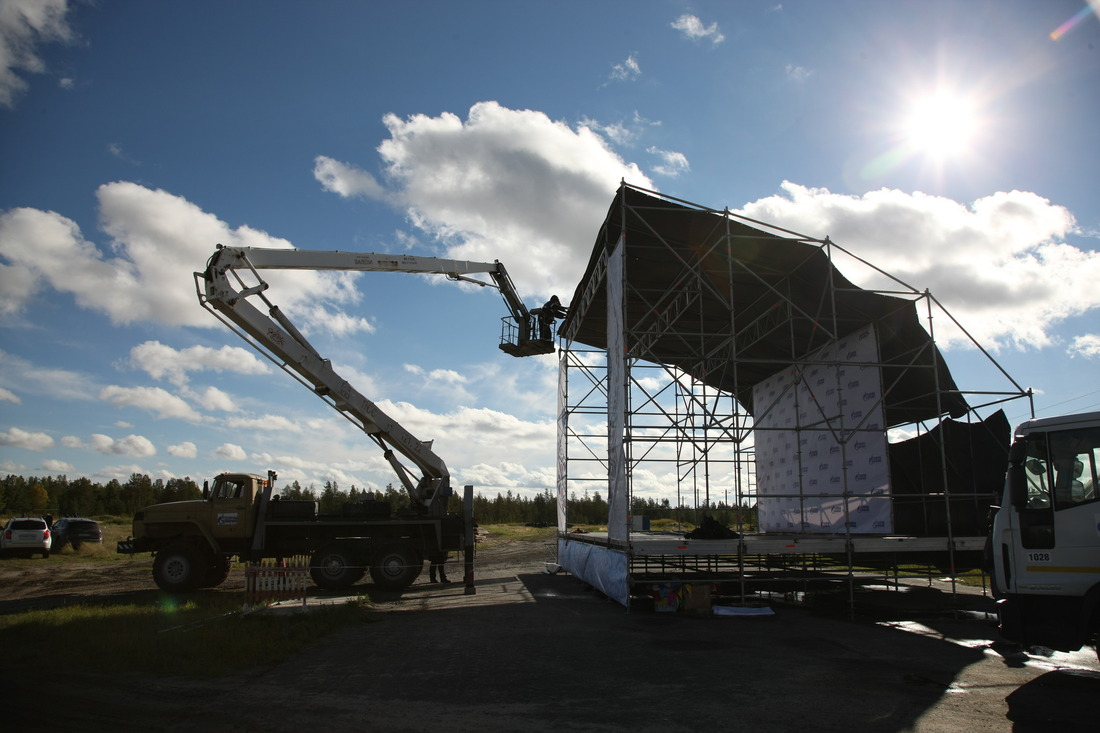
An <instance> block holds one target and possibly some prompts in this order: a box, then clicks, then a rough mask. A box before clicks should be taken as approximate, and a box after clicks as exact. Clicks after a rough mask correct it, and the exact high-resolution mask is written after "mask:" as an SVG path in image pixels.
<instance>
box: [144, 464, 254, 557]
mask: <svg viewBox="0 0 1100 733" xmlns="http://www.w3.org/2000/svg"><path fill="white" fill-rule="evenodd" d="M268 485H269V481H268V479H265V478H264V477H262V476H258V475H256V474H251V473H223V474H221V475H219V476H217V477H216V478H215V479H214V482H213V486H208V487H204V490H203V498H202V499H193V500H189V501H173V502H168V503H165V504H154V505H152V506H147V507H144V508H143V509H141V510H139V511H138V512H137V513H136V514H135V515H134V524H133V537H134V538H136V539H135V540H134V541H133V542H132V546H131V547H130V548H128V550H129V551H130V552H147V551H151V550H156V549H158V548H159V547H161V546H163V544H164V543H165V542H168V541H171V540H174V539H177V538H179V537H185V536H187V537H195V536H201V537H203V538H205V539H206V541H207V544H208V545H209V546H210V547H218V548H221V549H223V550H225V551H228V552H238V551H241V550H245V549H247V548H248V545H249V542H250V539H251V537H252V533H253V529H254V527H255V526H256V513H257V510H258V506H259V499H260V497H261V495H262V494H263V491H264V489H265V488H266V487H267V486H268Z"/></svg>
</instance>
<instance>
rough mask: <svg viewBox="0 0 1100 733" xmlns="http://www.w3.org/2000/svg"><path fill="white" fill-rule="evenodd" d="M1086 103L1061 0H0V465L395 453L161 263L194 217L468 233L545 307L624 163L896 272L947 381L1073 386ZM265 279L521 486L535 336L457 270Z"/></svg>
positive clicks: (412, 418) (1058, 404)
mask: <svg viewBox="0 0 1100 733" xmlns="http://www.w3.org/2000/svg"><path fill="white" fill-rule="evenodd" d="M1098 119H1100V4H1095V3H1094V5H1093V6H1092V7H1090V6H1089V4H1088V3H1085V2H1081V1H1080V0H1046V1H1045V2H1034V1H1033V0H989V1H988V2H983V1H982V0H960V1H958V2H944V1H938V0H922V1H921V2H905V1H901V0H899V1H898V2H889V3H885V2H878V1H876V0H832V1H831V2H827V3H825V2H819V0H806V1H800V0H782V1H781V2H777V1H776V0H764V1H762V2H748V1H732V0H726V1H723V2H705V1H699V2H684V1H681V0H630V1H629V2H626V1H618V0H604V1H602V2H581V1H572V0H563V1H561V2H553V3H547V2H522V1H517V0H500V1H495V0H494V1H489V0H468V1H467V2H461V3H456V2H449V1H442V0H441V1H431V0H412V1H410V2H402V3H395V2H368V1H366V0H363V1H361V2H353V1H351V0H326V1H323V2H308V3H307V2H291V1H289V0H238V1H237V2H232V3H226V2H221V1H220V0H218V1H214V0H192V1H191V2H186V3H181V2H169V1H168V0H141V1H138V0H97V1H93V0H0V472H2V473H4V474H8V473H14V474H20V475H25V476H29V475H39V476H41V475H59V474H64V475H66V476H68V477H69V478H70V479H72V478H76V477H78V476H88V477H90V478H92V479H93V480H95V481H100V482H106V481H108V480H110V479H119V480H120V481H123V482H125V481H126V480H127V479H128V478H129V476H130V475H131V474H133V473H143V474H148V475H150V476H152V477H154V478H163V479H168V478H172V477H182V476H190V477H191V478H194V479H195V480H197V481H199V482H200V483H201V481H202V480H203V479H204V478H210V477H212V476H214V475H216V474H217V473H218V472H221V471H249V472H258V473H263V472H264V471H266V470H267V469H268V468H271V469H275V470H277V471H278V472H279V475H280V484H283V483H284V482H289V481H293V480H297V481H299V482H300V483H301V484H302V485H303V486H310V485H312V486H314V487H316V488H320V487H322V486H323V485H324V484H325V482H327V481H335V482H337V484H338V486H339V487H340V488H344V489H347V488H350V487H351V486H356V487H358V488H360V489H362V488H371V489H379V488H383V487H384V486H385V485H386V484H387V483H390V482H393V483H395V484H396V481H395V479H394V478H393V476H392V474H391V473H390V472H389V470H388V468H387V466H386V464H385V462H384V460H383V459H382V457H381V455H380V454H379V451H378V449H377V448H376V447H375V446H374V444H373V443H371V442H369V441H368V440H367V439H366V438H365V436H363V435H362V433H360V432H358V431H357V430H356V429H355V428H354V427H353V426H351V425H350V424H349V423H347V422H346V421H344V420H343V419H342V418H341V417H340V416H339V415H338V414H337V413H335V412H334V411H332V410H330V409H329V408H327V407H326V406H325V405H324V404H323V403H322V402H321V401H320V400H318V399H317V398H316V397H315V396H314V395H312V394H310V393H309V392H308V391H307V390H305V389H303V388H302V387H301V386H299V385H298V384H296V383H294V382H293V381H292V380H291V378H290V377H288V376H287V375H285V374H283V373H281V372H280V371H279V370H278V369H276V368H275V366H274V365H272V364H271V363H270V362H268V361H265V360H263V359H262V358H260V357H259V356H258V355H257V354H256V353H255V352H254V351H252V350H250V349H249V348H248V347H247V345H246V344H245V343H244V342H243V341H241V340H240V339H239V338H238V337H237V336H235V335H234V334H233V333H231V332H230V331H229V330H227V329H226V328H225V327H224V326H223V325H222V324H221V323H219V322H218V321H217V320H216V319H214V318H213V317H211V315H210V314H208V313H207V312H206V311H205V310H203V309H202V308H201V307H200V306H199V303H198V300H197V298H196V294H195V283H194V279H193V273H194V272H195V271H199V270H201V269H202V268H203V266H204V264H205V262H206V260H207V258H208V257H209V256H210V255H211V254H212V253H213V252H214V249H215V245H217V244H219V243H220V244H226V245H240V246H257V247H297V248H300V249H315V250H334V249H339V250H351V251H363V252H380V253H410V254H418V255H430V256H437V257H447V258H454V259H465V260H474V261H480V262H491V261H493V260H498V259H499V260H500V261H502V262H503V263H505V265H506V266H507V268H508V270H509V272H510V273H511V275H512V278H513V280H514V281H515V283H516V286H517V288H518V290H519V292H520V295H521V296H522V297H523V298H524V299H525V301H526V302H527V303H528V305H529V307H534V306H537V305H539V304H541V303H542V302H543V301H545V300H546V299H547V298H548V297H549V296H550V295H551V294H558V295H559V296H561V298H562V300H563V302H565V304H566V305H568V299H569V297H570V296H571V295H572V293H573V290H574V288H575V287H576V285H577V282H578V281H579V279H580V278H581V276H582V275H583V272H584V267H585V265H586V263H587V261H588V258H589V255H590V252H591V250H592V247H593V243H594V241H595V238H596V235H597V233H598V230H599V226H600V224H601V222H602V220H603V217H604V215H605V214H606V212H607V210H608V207H609V206H610V205H611V203H612V199H613V197H614V194H615V191H616V189H617V188H618V186H619V183H620V181H624V180H625V181H626V182H628V183H631V184H634V185H637V186H641V187H644V188H648V189H652V190H657V191H660V192H662V193H665V194H668V195H670V196H674V197H676V198H679V199H683V200H686V201H691V202H695V203H698V204H702V205H705V206H709V207H713V208H715V209H722V208H726V207H728V208H729V209H731V210H732V211H735V212H739V213H743V214H745V215H747V216H751V217H752V218H754V219H758V220H761V221H765V222H768V223H770V224H775V225H778V226H782V227H785V228H787V229H791V230H793V231H796V232H800V233H803V234H806V235H809V236H812V237H825V236H828V237H830V238H831V240H832V241H834V242H836V243H837V244H838V245H840V246H842V247H844V248H845V249H847V250H849V251H851V252H853V253H854V254H856V255H858V256H859V257H861V258H863V259H865V260H867V261H869V262H871V263H872V264H874V265H875V266H877V267H879V268H881V269H882V270H884V271H886V272H889V273H890V274H892V275H895V276H896V277H898V278H899V279H901V280H902V281H904V282H906V283H908V284H909V285H911V286H912V287H914V288H916V289H917V290H920V291H924V290H928V291H929V292H931V293H932V294H933V295H934V296H935V298H936V300H937V301H938V302H939V303H941V304H942V305H943V306H944V308H945V309H946V310H947V311H948V312H950V314H951V315H952V316H953V317H954V318H955V319H957V320H958V322H959V323H960V324H962V326H963V327H964V328H965V329H966V332H967V333H969V335H970V338H964V337H962V336H961V335H960V333H959V332H958V331H957V330H954V329H951V328H947V329H944V331H943V333H942V334H938V335H937V341H938V343H939V344H940V346H941V348H942V349H943V350H944V354H945V356H946V359H947V362H948V366H949V368H951V370H952V372H953V374H954V375H955V377H956V381H957V382H959V383H960V386H963V387H964V388H970V389H977V390H981V389H986V388H988V389H993V390H1000V389H1003V388H1004V387H1005V380H1004V376H1003V375H1002V374H1001V373H1000V372H1001V371H1002V370H1003V372H1004V373H1005V374H1007V375H1009V376H1011V378H1012V379H1013V380H1015V381H1016V382H1017V383H1018V384H1019V385H1020V386H1021V387H1023V388H1030V389H1032V390H1034V404H1035V412H1036V414H1037V415H1038V416H1047V415H1055V414H1060V413H1072V412H1086V411H1093V410H1098V409H1100V385H1098V380H1097V374H1098V373H1100V285H1098V284H1100V196H1098V195H1097V191H1098V190H1100V145H1098V144H1097V140H1096V129H1097V120H1098ZM852 277H853V278H854V279H856V280H857V281H858V280H859V277H860V276H859V275H858V273H857V274H854V275H852ZM271 282H272V288H271V291H270V292H269V297H270V298H271V299H272V301H273V302H275V303H277V304H279V305H280V306H281V307H282V308H283V310H284V311H286V312H287V313H288V314H290V316H291V318H292V319H293V320H294V321H295V323H297V324H298V325H299V326H300V327H301V328H302V330H303V331H304V332H305V333H306V334H307V335H308V337H309V338H310V339H311V340H312V342H313V343H314V345H315V346H317V348H318V350H319V351H320V352H321V353H322V354H323V355H324V356H325V357H327V358H330V359H331V360H332V361H333V363H334V365H336V366H337V369H338V371H340V372H341V373H342V374H343V375H344V376H347V377H348V378H349V380H350V381H351V382H352V383H353V384H354V385H355V386H356V387H357V388H358V389H359V391H360V392H362V393H363V394H365V395H367V396H368V397H369V398H371V399H372V400H374V401H375V402H377V403H378V404H379V405H380V406H381V407H382V408H383V409H384V410H385V411H387V412H388V413H389V414H390V415H392V416H393V417H395V418H397V419H398V420H399V421H400V422H401V423H402V424H403V425H405V426H406V427H407V428H408V429H409V430H410V431H411V432H412V433H413V434H414V435H416V436H417V437H419V438H421V439H423V440H434V441H435V442H434V448H435V450H436V452H437V453H439V454H440V455H441V456H442V457H443V458H444V460H446V462H447V464H448V466H449V468H450V470H451V473H452V476H453V479H452V482H453V483H455V484H456V485H463V484H474V485H475V487H476V490H477V491H478V492H480V493H483V494H485V495H489V496H492V495H495V494H496V493H497V492H506V491H512V492H513V493H516V494H521V495H530V494H532V493H534V492H541V491H543V490H546V489H551V488H552V487H553V486H554V483H555V477H554V471H555V468H554V464H555V462H554V435H555V428H554V415H553V412H554V403H555V382H556V368H557V367H556V361H555V358H554V357H553V356H543V357H532V358H526V359H515V358H513V357H510V356H507V355H505V354H503V353H502V352H501V351H499V350H498V349H497V343H498V340H499V332H500V319H501V318H502V317H503V316H504V315H506V311H505V308H504V305H503V302H502V301H501V299H500V298H499V297H498V296H497V295H495V294H494V293H493V292H492V291H491V290H490V289H488V288H476V287H464V286H461V285H458V284H455V283H451V282H447V281H446V280H445V279H442V278H429V277H424V276H418V275H408V274H398V273H365V274H357V275H354V276H348V275H339V274H334V273H285V274H280V277H278V278H276V277H272V278H271ZM861 284H862V283H861ZM941 323H945V322H943V321H941ZM979 347H980V348H979ZM991 363H993V364H994V365H995V366H996V368H994V369H992V370H991V369H990V368H989V367H990V364H991ZM1006 413H1007V414H1008V417H1009V419H1010V421H1011V422H1013V423H1014V424H1015V423H1018V422H1020V421H1022V420H1024V419H1027V418H1028V417H1029V416H1030V412H1029V408H1028V405H1027V401H1026V400H1022V401H1016V402H1014V403H1011V404H1010V405H1009V406H1008V407H1007V408H1006ZM654 491H659V489H654Z"/></svg>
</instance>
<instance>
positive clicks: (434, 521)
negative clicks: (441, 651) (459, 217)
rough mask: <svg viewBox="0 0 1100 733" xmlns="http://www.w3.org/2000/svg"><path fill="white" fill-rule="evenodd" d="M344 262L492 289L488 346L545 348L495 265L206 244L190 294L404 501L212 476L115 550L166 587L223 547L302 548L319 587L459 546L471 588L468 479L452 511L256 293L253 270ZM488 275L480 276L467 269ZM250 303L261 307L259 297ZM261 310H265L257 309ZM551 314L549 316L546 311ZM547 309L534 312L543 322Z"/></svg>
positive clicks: (189, 583) (416, 460) (394, 428)
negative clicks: (300, 492) (328, 420)
mask: <svg viewBox="0 0 1100 733" xmlns="http://www.w3.org/2000/svg"><path fill="white" fill-rule="evenodd" d="M265 269H266V270H271V269H282V270H345V271H360V272H364V271H370V272H409V273H434V274H441V275H446V276H447V277H448V278H450V279H453V280H462V281H466V282H471V283H475V284H477V285H481V286H490V287H496V288H497V289H498V290H499V291H500V293H501V295H502V297H503V298H504V301H505V303H506V304H507V306H508V310H509V315H508V316H506V317H504V318H503V319H502V321H503V324H504V325H503V329H502V335H501V343H500V349H501V350H502V351H504V352H505V353H508V354H511V355H512V356H531V355H536V354H550V353H553V352H554V350H555V345H554V342H553V340H552V339H551V338H549V337H548V334H547V333H546V331H545V329H543V330H542V331H541V332H540V329H539V328H538V325H537V324H536V314H537V311H529V310H528V309H527V307H526V306H525V305H524V304H523V302H522V301H521V300H520V298H519V297H518V295H517V294H516V291H515V288H514V286H513V285H512V281H511V279H510V278H509V276H508V272H507V270H505V269H504V265H503V264H501V263H500V262H499V261H497V262H492V263H485V262H466V261H459V260H443V259H437V258H434V257H418V256H413V255H388V254H375V253H360V252H333V251H328V252H325V251H313V250H297V249H259V248H248V247H223V246H221V245H218V247H217V249H216V250H215V252H214V254H213V255H212V256H211V257H210V259H209V261H208V262H207V266H206V269H205V270H203V271H202V272H196V273H195V281H196V288H197V291H198V296H199V302H200V303H201V304H202V305H203V307H205V308H206V309H207V310H209V311H210V312H211V313H213V314H214V315H215V316H217V317H218V318H219V319H220V320H221V321H222V322H223V323H225V324H226V325H227V326H228V327H229V328H230V329H231V330H233V331H234V332H235V333H237V335H239V336H240V337H241V338H243V339H244V340H245V341H247V342H248V343H249V344H250V345H251V346H253V347H254V348H255V349H256V350H257V351H259V352H260V353H261V354H262V355H264V356H265V357H267V358H268V359H270V360H271V361H273V362H274V363H276V364H277V365H279V367H280V368H282V369H283V370H284V371H286V372H287V373H288V374H290V375H291V376H293V377H294V378H295V379H297V380H298V381H299V382H300V383H302V384H303V385H305V386H306V387H308V388H309V389H310V391H312V392H313V393H314V394H316V395H317V396H318V397H320V398H321V399H322V400H324V401H325V402H326V403H327V404H328V405H329V406H331V407H332V408H333V409H335V410H336V411H337V412H339V413H340V414H341V415H343V416H344V417H345V418H346V419H347V420H349V421H350V422H351V423H353V424H354V425H355V426H356V427H358V428H359V429H360V430H362V431H363V432H364V433H365V434H366V435H367V437H368V438H370V439H371V440H372V441H373V442H374V443H375V444H377V446H378V447H379V448H380V449H381V450H382V455H383V457H384V458H385V459H386V460H387V461H388V462H389V464H390V466H391V467H392V468H393V471H394V473H395V474H396V475H397V477H398V479H399V480H400V482H401V485H402V486H403V487H404V488H405V491H406V493H407V494H408V502H409V504H408V507H401V508H396V509H395V508H394V507H390V506H389V504H388V503H384V502H359V503H358V504H356V505H349V506H345V507H344V509H343V511H341V512H338V513H335V514H332V515H320V514H318V511H317V506H316V503H315V502H301V501H279V497H278V496H276V495H275V494H274V493H273V492H274V488H275V487H274V483H275V474H274V472H269V474H268V477H267V478H266V479H265V478H264V477H262V476H259V475H254V474H222V475H220V476H218V477H217V478H216V479H215V482H214V486H213V488H212V489H211V488H209V487H208V489H207V491H206V492H204V498H203V499H202V500H196V501H189V502H173V503H168V504H157V505H153V506H149V507H144V508H143V509H141V510H140V511H139V512H138V513H137V514H136V515H135V517H134V523H133V535H132V536H131V537H130V538H129V539H128V540H126V541H124V542H120V543H119V546H118V551H119V552H124V553H136V552H152V553H154V554H155V556H156V557H155V560H154V564H153V578H154V580H155V581H156V583H157V585H158V586H160V587H161V588H162V589H165V590H169V591H186V590H192V589H195V588H201V587H210V586H214V585H217V584H219V583H220V582H222V581H223V580H225V578H226V575H227V574H228V571H229V562H230V560H231V558H232V557H234V556H236V557H239V558H240V559H241V560H248V561H257V560H259V559H261V558H265V557H273V558H283V557H287V556H290V555H308V556H310V558H311V576H312V577H313V580H314V582H316V583H317V584H318V585H320V586H322V587H325V588H342V587H346V586H348V585H350V584H352V583H355V582H356V581H358V580H359V579H360V578H362V577H363V575H364V574H365V573H366V572H367V571H368V570H369V572H370V574H371V578H372V579H373V580H374V582H375V583H376V584H378V585H381V586H383V587H387V588H391V589H400V588H402V587H405V586H407V585H409V584H411V583H412V582H413V581H414V580H415V579H416V578H417V576H419V575H420V572H421V569H422V567H423V562H424V560H425V559H431V558H438V557H439V556H442V555H443V554H444V553H446V552H451V551H456V550H460V549H461V550H464V551H465V553H466V562H465V565H466V571H465V582H466V591H467V593H472V592H473V528H472V504H473V487H472V486H467V487H465V495H464V505H465V511H464V517H459V516H456V515H453V514H448V513H447V504H448V499H449V497H450V496H451V494H452V489H451V485H450V480H451V476H450V472H449V471H448V469H447V465H446V463H445V462H444V461H443V459H442V458H441V457H440V456H438V455H437V454H436V453H435V452H434V451H433V450H432V441H422V440H419V439H418V438H416V437H415V436H413V435H412V434H411V433H410V432H409V431H408V430H406V429H405V428H404V427H403V426H402V425H401V424H399V423H398V422H397V421H396V420H394V419H393V418H392V417H390V416H389V415H387V414H386V413H385V412H383V411H382V409H381V408H379V406H378V405H377V404H375V403H374V402H372V401H371V400H369V399H367V398H366V397H365V396H363V395H362V394H360V393H359V392H358V391H357V390H356V389H355V388H354V387H352V386H351V384H349V383H348V382H347V381H346V380H345V379H343V378H342V377H341V376H340V375H339V374H337V373H336V372H335V371H334V370H333V368H332V363H331V362H330V361H329V360H328V359H325V358H323V357H321V356H320V354H318V353H317V350H316V349H315V348H314V347H313V346H312V345H311V344H310V343H309V341H308V340H306V338H305V336H303V335H302V333H301V332H300V331H299V330H298V329H297V328H296V327H295V326H294V324H293V323H291V322H290V320H289V319H288V318H287V317H286V316H285V315H284V314H283V313H282V311H280V310H279V308H278V306H276V305H274V304H272V303H271V302H270V301H269V300H268V299H267V296H266V295H265V294H264V293H265V291H267V289H268V283H267V282H265V281H264V280H263V278H262V277H261V276H260V274H259V271H260V270H265ZM479 273H480V274H484V275H488V276H489V277H490V278H491V279H492V282H491V283H490V282H484V281H482V280H478V279H476V278H473V277H471V275H474V274H479ZM261 304H262V306H263V307H260V306H261ZM265 311H266V312H265ZM554 315H555V316H558V317H560V314H554ZM551 317H552V316H550V315H548V314H540V315H539V318H540V319H541V321H540V323H541V324H542V325H545V324H546V322H547V320H548V319H549V318H551Z"/></svg>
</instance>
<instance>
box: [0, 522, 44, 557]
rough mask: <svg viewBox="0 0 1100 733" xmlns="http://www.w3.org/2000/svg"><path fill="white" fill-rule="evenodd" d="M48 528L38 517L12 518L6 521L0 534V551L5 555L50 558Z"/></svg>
mask: <svg viewBox="0 0 1100 733" xmlns="http://www.w3.org/2000/svg"><path fill="white" fill-rule="evenodd" d="M50 542H51V540H50V528H49V527H48V526H47V525H46V520H45V519H41V518H39V517H14V518H12V519H9V520H8V523H7V525H5V527H4V531H3V533H0V551H2V552H3V553H4V554H5V555H16V554H23V555H27V556H28V557H29V556H31V555H37V554H38V553H42V557H49V556H50Z"/></svg>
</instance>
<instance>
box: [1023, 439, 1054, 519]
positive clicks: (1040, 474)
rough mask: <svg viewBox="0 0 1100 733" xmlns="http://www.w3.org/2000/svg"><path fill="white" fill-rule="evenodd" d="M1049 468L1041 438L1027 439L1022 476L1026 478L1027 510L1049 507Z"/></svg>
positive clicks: (1044, 445) (1045, 446) (1045, 447)
mask: <svg viewBox="0 0 1100 733" xmlns="http://www.w3.org/2000/svg"><path fill="white" fill-rule="evenodd" d="M1049 473H1050V467H1049V465H1048V462H1047V444H1046V441H1045V440H1043V439H1042V436H1039V437H1033V438H1029V439H1028V443H1027V460H1025V461H1024V474H1025V475H1026V476H1027V507H1028V509H1047V508H1049V507H1050V476H1049Z"/></svg>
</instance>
